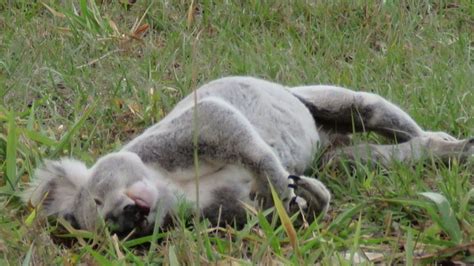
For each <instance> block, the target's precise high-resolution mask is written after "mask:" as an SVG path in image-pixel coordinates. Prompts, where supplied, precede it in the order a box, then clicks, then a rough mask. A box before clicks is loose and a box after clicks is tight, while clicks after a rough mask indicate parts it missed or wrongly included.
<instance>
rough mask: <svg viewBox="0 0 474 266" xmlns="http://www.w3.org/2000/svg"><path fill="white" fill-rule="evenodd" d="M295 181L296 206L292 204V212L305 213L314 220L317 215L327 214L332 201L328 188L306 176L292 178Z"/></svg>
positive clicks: (293, 186) (292, 186)
mask: <svg viewBox="0 0 474 266" xmlns="http://www.w3.org/2000/svg"><path fill="white" fill-rule="evenodd" d="M289 178H290V179H292V180H293V182H294V185H291V186H290V187H291V188H294V193H295V199H294V202H295V203H296V204H293V205H292V204H290V206H289V207H290V212H292V213H293V212H296V211H298V210H301V211H304V212H305V213H306V214H307V215H309V216H311V217H312V219H314V218H316V216H317V215H320V214H325V213H326V212H327V210H328V208H329V202H330V201H331V193H330V192H329V190H328V189H327V188H326V186H325V185H324V184H323V183H322V182H321V181H319V180H317V179H316V178H312V177H305V176H290V177H289Z"/></svg>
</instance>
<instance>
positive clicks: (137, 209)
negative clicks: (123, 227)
mask: <svg viewBox="0 0 474 266" xmlns="http://www.w3.org/2000/svg"><path fill="white" fill-rule="evenodd" d="M149 213H150V208H148V207H147V206H140V205H138V204H129V205H127V206H125V207H124V208H123V214H124V216H127V217H129V218H134V220H135V221H139V220H141V219H143V218H144V217H145V216H147V215H148V214H149Z"/></svg>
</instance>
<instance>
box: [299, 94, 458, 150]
mask: <svg viewBox="0 0 474 266" xmlns="http://www.w3.org/2000/svg"><path fill="white" fill-rule="evenodd" d="M291 92H292V93H293V94H294V95H295V96H297V97H298V98H299V99H300V100H301V101H302V102H303V103H304V104H305V105H306V106H307V107H308V109H309V110H310V111H311V114H312V115H313V117H314V118H315V120H316V122H317V124H319V125H321V126H323V128H324V129H325V130H327V131H330V132H333V133H334V132H336V133H342V134H344V133H353V132H354V131H355V132H365V131H374V132H376V133H378V134H381V135H383V136H385V137H388V138H393V139H396V140H397V141H398V142H405V141H408V140H410V139H412V138H415V137H423V136H432V137H438V138H440V139H445V140H453V141H454V140H456V139H455V138H454V137H452V136H450V135H449V134H447V133H444V132H430V131H424V130H423V129H422V128H421V127H420V126H419V125H418V124H417V123H416V122H415V121H414V120H413V119H412V118H411V117H410V116H409V115H408V114H407V113H406V112H404V111H403V110H402V109H400V108H399V107H398V106H396V105H395V104H393V103H391V102H389V101H387V100H385V99H384V98H382V97H381V96H379V95H377V94H373V93H368V92H358V91H352V90H349V89H346V88H341V87H335V86H326V85H319V86H304V87H295V88H291Z"/></svg>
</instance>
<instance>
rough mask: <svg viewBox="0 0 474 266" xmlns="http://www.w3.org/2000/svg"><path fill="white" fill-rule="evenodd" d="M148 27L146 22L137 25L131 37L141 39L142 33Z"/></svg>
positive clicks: (144, 32) (143, 33)
mask: <svg viewBox="0 0 474 266" xmlns="http://www.w3.org/2000/svg"><path fill="white" fill-rule="evenodd" d="M149 28H150V25H148V23H145V24H142V25H140V26H138V28H136V29H135V30H134V31H133V33H132V37H133V38H135V39H139V40H141V39H142V38H143V35H145V34H146V32H147V31H148V29H149Z"/></svg>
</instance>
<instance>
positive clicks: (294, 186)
mask: <svg viewBox="0 0 474 266" xmlns="http://www.w3.org/2000/svg"><path fill="white" fill-rule="evenodd" d="M288 187H289V188H292V189H296V188H297V187H298V185H296V184H288Z"/></svg>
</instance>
